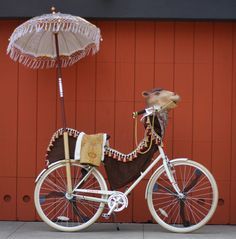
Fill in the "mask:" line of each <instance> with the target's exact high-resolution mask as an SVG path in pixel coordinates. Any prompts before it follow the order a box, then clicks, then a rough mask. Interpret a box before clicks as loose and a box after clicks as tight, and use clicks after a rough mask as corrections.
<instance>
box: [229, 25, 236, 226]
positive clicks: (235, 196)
mask: <svg viewBox="0 0 236 239" xmlns="http://www.w3.org/2000/svg"><path fill="white" fill-rule="evenodd" d="M231 109H232V119H231V120H232V121H231V122H232V123H231V125H232V137H231V138H232V142H231V147H232V155H231V164H230V167H231V178H230V186H231V187H230V192H231V195H230V196H231V197H230V223H231V224H236V206H235V202H236V190H235V185H236V170H235V168H236V160H235V159H236V147H235V145H236V125H235V123H234V122H236V24H235V23H233V78H232V105H231Z"/></svg>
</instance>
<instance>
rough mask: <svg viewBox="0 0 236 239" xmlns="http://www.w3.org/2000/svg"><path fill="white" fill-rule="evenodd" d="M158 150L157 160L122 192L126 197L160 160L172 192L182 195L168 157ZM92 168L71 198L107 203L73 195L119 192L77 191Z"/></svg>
mask: <svg viewBox="0 0 236 239" xmlns="http://www.w3.org/2000/svg"><path fill="white" fill-rule="evenodd" d="M158 150H159V153H160V154H159V155H158V157H157V158H155V159H154V160H153V162H152V163H151V164H150V165H149V166H148V167H147V168H146V170H145V171H144V172H141V173H140V176H139V177H138V178H137V179H136V180H135V181H134V182H133V183H132V184H131V186H130V187H129V188H128V189H127V190H126V191H125V192H124V194H125V196H128V195H129V194H130V193H131V192H132V190H133V189H134V188H135V187H136V186H137V185H138V184H139V182H140V181H141V180H142V179H143V178H144V177H145V176H146V175H147V174H148V173H149V172H150V171H151V169H152V168H153V167H154V166H155V165H156V164H157V163H158V162H159V161H160V160H161V159H163V166H164V168H165V171H166V174H167V177H168V179H169V180H170V183H171V184H172V185H173V188H174V190H175V191H176V193H177V195H180V196H181V195H182V193H181V192H180V189H179V187H178V185H177V183H176V181H175V179H174V177H173V174H172V171H171V168H170V166H171V165H170V162H169V159H168V157H167V156H166V155H165V153H164V150H163V148H162V147H161V146H158ZM93 169H94V168H93V167H92V168H91V169H90V170H89V171H88V173H87V174H86V176H85V177H84V178H83V179H82V180H81V181H80V182H79V183H78V184H77V185H76V186H75V187H74V189H73V190H72V194H73V196H76V197H77V198H79V199H83V200H88V201H94V202H101V203H107V202H108V199H107V198H97V197H90V196H82V195H78V194H74V192H77V193H93V194H100V195H104V194H105V195H112V194H113V193H115V192H119V191H109V190H107V191H106V190H105V191H104V190H92V189H77V188H78V187H79V186H80V185H81V183H82V182H83V181H85V180H86V179H87V178H88V177H89V175H90V174H91V173H92V170H93Z"/></svg>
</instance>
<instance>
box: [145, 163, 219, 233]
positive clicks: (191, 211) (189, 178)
mask: <svg viewBox="0 0 236 239" xmlns="http://www.w3.org/2000/svg"><path fill="white" fill-rule="evenodd" d="M171 164H172V166H173V167H172V169H171V170H172V173H173V176H174V178H175V180H176V182H177V184H178V187H179V188H180V191H181V192H182V193H183V195H182V197H179V196H178V195H177V193H176V192H175V190H174V188H173V186H172V185H171V183H170V181H169V179H168V178H167V175H166V172H165V169H164V167H161V168H160V170H158V171H157V172H155V174H154V175H153V177H152V178H151V181H150V183H149V186H148V189H147V190H148V191H147V192H148V195H147V201H148V207H149V210H150V212H151V214H152V216H153V218H154V219H155V220H156V222H158V223H159V224H160V225H161V226H163V227H164V228H166V229H167V230H169V231H172V232H180V233H186V232H192V231H194V230H197V229H199V228H200V227H202V226H203V225H205V224H206V223H207V222H208V221H209V220H210V218H211V217H212V215H213V213H214V212H215V209H216V207H217V202H218V189H217V184H216V182H215V179H214V178H213V176H212V174H211V173H210V172H209V171H208V170H207V169H206V168H205V167H204V166H202V165H201V164H199V163H196V162H194V161H191V160H176V161H173V162H172V163H171Z"/></svg>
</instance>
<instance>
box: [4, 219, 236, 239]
mask: <svg viewBox="0 0 236 239" xmlns="http://www.w3.org/2000/svg"><path fill="white" fill-rule="evenodd" d="M119 226H120V231H117V230H116V227H115V224H112V223H103V224H99V223H97V224H94V225H92V226H91V227H89V228H88V229H87V230H85V231H83V232H74V233H65V232H58V231H55V230H53V229H52V228H50V227H48V226H47V225H46V224H45V223H42V222H0V239H54V238H55V239H74V238H76V239H78V238H83V239H167V238H168V239H172V238H174V239H176V238H179V239H180V238H181V239H194V238H204V239H208V238H214V239H218V238H219V239H228V238H229V239H233V238H234V239H235V238H236V226H219V225H218V226H205V227H203V228H202V229H200V230H198V231H196V232H195V233H192V234H175V233H169V232H167V231H166V230H164V229H162V228H161V227H160V226H159V225H157V224H129V223H127V224H126V223H125V224H119Z"/></svg>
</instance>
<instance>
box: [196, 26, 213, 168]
mask: <svg viewBox="0 0 236 239" xmlns="http://www.w3.org/2000/svg"><path fill="white" fill-rule="evenodd" d="M212 71H213V23H205V22H197V23H195V45H194V73H193V74H194V86H193V91H194V92H193V101H194V107H193V125H192V127H193V159H194V160H196V161H197V162H199V163H202V164H204V165H205V166H206V167H207V168H208V169H211V136H212V127H211V124H212V85H213V82H212V81H213V79H212Z"/></svg>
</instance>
